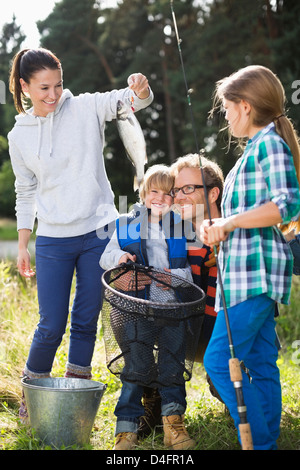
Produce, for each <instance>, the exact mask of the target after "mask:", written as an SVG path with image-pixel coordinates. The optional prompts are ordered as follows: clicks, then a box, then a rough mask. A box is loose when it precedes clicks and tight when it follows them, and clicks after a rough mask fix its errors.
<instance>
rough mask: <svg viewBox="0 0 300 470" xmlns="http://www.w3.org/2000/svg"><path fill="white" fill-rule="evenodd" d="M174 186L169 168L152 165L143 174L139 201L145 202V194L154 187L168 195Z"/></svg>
mask: <svg viewBox="0 0 300 470" xmlns="http://www.w3.org/2000/svg"><path fill="white" fill-rule="evenodd" d="M173 185H174V178H173V176H172V174H171V171H170V168H169V167H167V166H166V165H153V166H151V167H150V168H148V170H147V171H146V173H145V176H144V179H143V181H142V183H141V185H140V190H139V193H140V201H141V202H142V203H144V202H145V198H146V194H147V193H148V192H149V191H150V190H151V188H153V187H155V188H157V189H160V190H161V191H164V192H165V193H167V194H169V193H170V191H171V189H172V188H173Z"/></svg>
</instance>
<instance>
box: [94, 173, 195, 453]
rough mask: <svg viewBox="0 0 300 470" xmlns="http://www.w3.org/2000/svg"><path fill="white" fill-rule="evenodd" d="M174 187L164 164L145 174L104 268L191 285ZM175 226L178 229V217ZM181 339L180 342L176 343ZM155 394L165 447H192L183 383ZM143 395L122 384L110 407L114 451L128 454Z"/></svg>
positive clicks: (103, 259)
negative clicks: (154, 271) (138, 267)
mask: <svg viewBox="0 0 300 470" xmlns="http://www.w3.org/2000/svg"><path fill="white" fill-rule="evenodd" d="M173 182H174V180H173V177H172V176H171V174H170V170H169V168H168V167H166V166H165V165H154V166H152V167H151V168H149V169H148V171H147V172H146V174H145V177H144V181H143V183H142V185H141V188H140V200H141V203H138V204H136V205H135V206H134V209H133V211H132V212H130V213H129V214H126V215H122V216H121V217H120V218H119V219H118V220H117V223H116V231H115V233H114V235H113V237H112V239H111V240H110V242H109V244H108V245H107V247H106V249H105V251H104V253H103V255H102V257H101V260H100V265H101V267H102V268H103V269H109V268H112V267H114V266H116V265H118V264H121V263H124V262H127V261H128V260H131V261H134V262H136V263H139V264H143V265H146V266H149V265H151V266H153V267H154V268H160V269H164V270H165V271H166V272H171V273H172V274H176V275H178V276H180V277H181V278H183V279H186V280H188V281H190V282H192V275H191V269H190V267H189V266H188V263H187V248H186V239H185V238H184V237H183V236H181V237H178V230H176V225H177V224H176V216H175V214H174V213H173V212H172V211H171V206H172V204H173V198H172V196H170V191H171V189H172V187H173ZM178 224H180V227H181V221H180V220H179V218H178ZM177 228H179V225H177ZM174 234H176V237H175V236H174ZM158 289H159V287H158V286H157V285H151V288H150V298H157V295H159V294H158ZM171 295H172V294H171V293H170V296H171ZM168 328H169V327H164V330H165V331H164V332H163V334H164V337H165V341H167V340H168V339H167V337H168ZM170 328H172V327H170ZM179 337H180V335H179ZM180 340H182V337H180V339H179V340H178V341H180ZM164 362H165V363H166V361H164ZM139 366H141V364H139ZM144 369H145V371H144V372H145V374H147V365H144ZM164 369H165V370H163V371H162V373H161V374H162V376H164V374H165V373H166V374H167V372H168V370H167V369H168V365H167V364H166V366H165V368H164ZM132 373H133V375H135V373H136V371H135V370H133V372H132ZM144 385H145V384H144ZM158 390H159V393H160V396H161V414H162V417H163V428H164V433H165V437H164V444H165V446H167V447H171V448H173V449H175V450H179V449H188V448H191V447H193V446H194V445H195V442H194V441H193V440H192V439H191V438H190V437H189V435H188V432H187V430H186V428H185V426H184V423H183V414H184V412H185V409H186V391H185V384H184V380H182V384H181V385H173V384H172V385H170V386H169V385H167V386H162V387H159V388H158ZM143 391H144V386H143V384H138V383H133V382H127V381H126V380H123V384H122V390H121V394H120V398H119V400H118V403H117V406H116V408H115V415H116V416H117V425H116V432H115V435H116V444H115V450H129V449H132V448H133V447H134V446H135V445H136V444H137V441H138V427H139V420H140V417H141V416H142V415H143V414H144V408H143V405H142V402H141V399H142V395H143Z"/></svg>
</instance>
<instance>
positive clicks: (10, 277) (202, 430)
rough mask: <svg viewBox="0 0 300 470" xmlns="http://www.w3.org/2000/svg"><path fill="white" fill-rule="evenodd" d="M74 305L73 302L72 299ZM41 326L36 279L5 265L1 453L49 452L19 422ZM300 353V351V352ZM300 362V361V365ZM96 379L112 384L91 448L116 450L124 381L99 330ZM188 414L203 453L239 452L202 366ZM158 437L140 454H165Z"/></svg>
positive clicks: (289, 349)
mask: <svg viewBox="0 0 300 470" xmlns="http://www.w3.org/2000/svg"><path fill="white" fill-rule="evenodd" d="M299 287H300V283H299V279H298V278H296V277H295V278H294V285H293V296H292V304H291V306H289V307H286V308H285V309H284V311H285V314H284V315H282V316H281V317H280V319H279V321H278V332H279V335H280V339H281V341H282V344H283V350H282V353H281V355H280V358H279V361H278V364H279V367H280V371H281V380H282V389H283V413H282V425H281V436H280V439H279V442H278V446H279V449H281V450H288V449H289V450H292V449H294V450H296V449H297V450H299V449H300V390H299V383H300V356H299V357H298V355H297V349H296V347H295V341H296V340H300V326H299V320H298V318H299V316H298V309H299V305H300V289H299ZM71 301H72V299H71ZM37 321H38V302H37V293H36V284H35V279H31V280H24V279H22V278H20V276H18V275H17V274H16V272H15V270H14V266H13V265H12V264H7V263H4V262H2V263H0V449H2V450H29V449H43V447H42V446H41V445H40V444H39V442H38V441H37V440H36V439H35V437H34V433H32V432H31V431H30V429H29V428H26V427H22V426H20V424H19V422H18V403H19V399H20V395H21V387H20V376H21V373H22V368H23V366H24V360H25V359H26V357H27V354H28V350H29V346H30V343H31V338H32V334H33V331H34V328H35V326H36V324H37ZM68 335H69V332H68V330H67V332H66V335H65V337H64V340H63V343H62V344H61V346H60V348H59V350H58V353H57V356H56V359H55V363H54V369H53V375H54V376H62V375H63V374H64V365H65V362H66V359H67V351H68ZM298 349H299V346H298ZM298 359H299V361H298ZM93 378H94V379H95V380H99V381H101V382H103V383H105V384H107V389H106V392H105V394H104V396H103V399H102V402H101V405H100V408H99V412H98V414H97V417H96V421H95V426H94V429H93V432H92V436H91V443H90V445H89V446H87V449H95V450H110V449H112V448H113V444H114V428H115V417H114V413H113V412H114V407H115V404H116V401H117V398H118V395H119V392H120V381H119V380H118V379H117V378H115V377H114V376H113V375H111V374H110V373H109V372H108V370H107V368H106V366H105V354H104V346H103V340H102V336H101V329H100V325H99V332H98V341H97V347H96V351H95V355H94V359H93ZM187 394H188V409H187V413H186V421H187V424H188V429H189V432H190V434H191V436H192V437H193V438H194V439H195V440H196V442H197V449H199V450H235V449H239V448H240V447H239V444H238V442H237V438H236V431H235V428H234V426H233V423H232V420H231V418H230V416H228V414H227V413H226V412H225V410H224V406H223V405H222V404H221V403H220V402H219V401H218V400H217V399H215V398H213V397H212V396H211V394H210V392H209V390H208V387H207V384H206V379H205V371H204V370H203V367H202V365H200V364H196V366H195V368H194V375H193V379H192V380H191V382H188V384H187ZM159 431H160V430H159V429H157V431H156V432H155V433H154V434H153V435H151V436H150V437H149V438H147V439H145V440H144V441H142V442H141V443H140V449H143V450H150V449H152V450H153V449H155V450H158V449H163V436H162V434H161V433H160V432H159Z"/></svg>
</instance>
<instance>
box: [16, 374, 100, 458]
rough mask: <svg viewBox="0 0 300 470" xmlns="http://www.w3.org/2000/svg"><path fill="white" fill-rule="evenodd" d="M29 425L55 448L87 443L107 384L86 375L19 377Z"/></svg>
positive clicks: (45, 441)
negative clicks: (78, 376) (38, 377)
mask: <svg viewBox="0 0 300 470" xmlns="http://www.w3.org/2000/svg"><path fill="white" fill-rule="evenodd" d="M21 383H22V386H23V390H24V395H25V400H26V405H27V409H28V416H29V420H30V426H31V428H33V429H34V430H35V431H36V435H37V437H38V438H39V439H40V440H41V441H42V442H43V443H44V444H45V445H49V446H51V447H54V448H56V449H58V448H61V447H62V446H65V447H69V446H72V445H78V446H82V445H84V444H87V443H89V439H90V434H91V431H92V427H93V424H94V421H95V418H96V414H97V411H98V408H99V405H100V402H101V399H102V396H103V394H104V391H105V389H106V385H104V384H102V383H101V382H95V381H92V380H87V379H77V378H44V379H28V378H23V379H22V380H21Z"/></svg>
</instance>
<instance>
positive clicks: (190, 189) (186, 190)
mask: <svg viewBox="0 0 300 470" xmlns="http://www.w3.org/2000/svg"><path fill="white" fill-rule="evenodd" d="M196 188H204V186H203V184H186V185H185V186H182V187H181V188H172V189H171V191H170V195H171V196H172V197H175V196H177V194H178V193H179V191H182V192H183V194H192V193H194V192H195V189H196Z"/></svg>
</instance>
